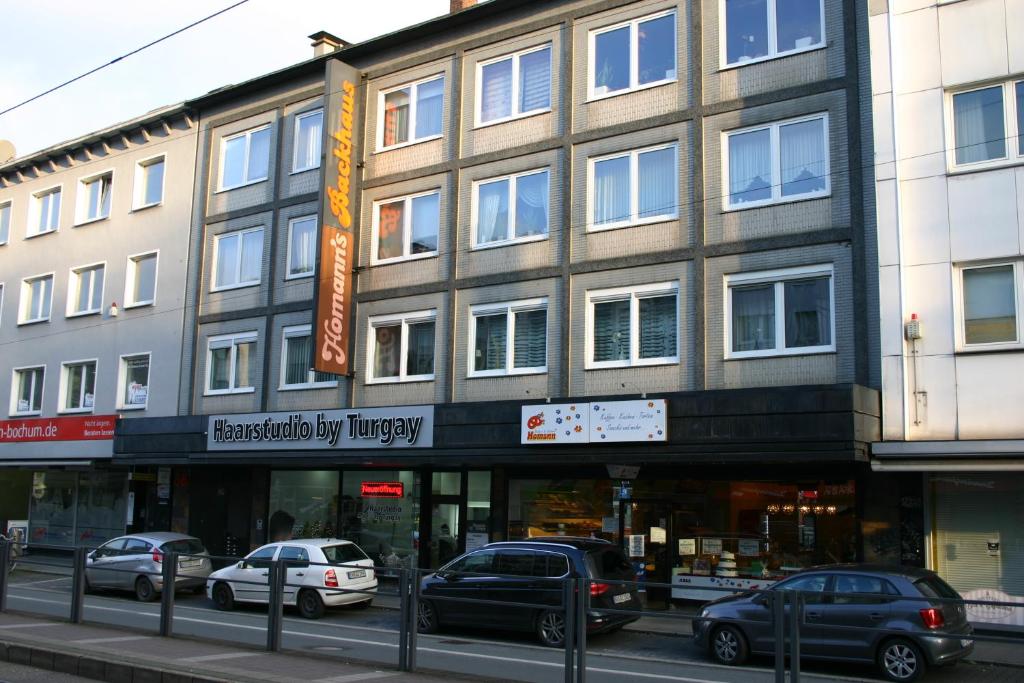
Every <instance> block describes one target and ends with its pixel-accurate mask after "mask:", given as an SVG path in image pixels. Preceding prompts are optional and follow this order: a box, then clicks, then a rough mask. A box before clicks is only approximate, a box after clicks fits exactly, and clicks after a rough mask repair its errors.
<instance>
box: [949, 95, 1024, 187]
mask: <svg viewBox="0 0 1024 683" xmlns="http://www.w3.org/2000/svg"><path fill="white" fill-rule="evenodd" d="M950 100H951V107H950V109H951V110H952V117H953V121H952V123H953V125H952V132H951V137H952V139H951V140H950V146H951V147H952V150H951V154H950V159H949V161H950V166H951V167H953V166H971V165H974V164H986V165H1000V163H1010V162H1018V163H1019V162H1020V161H1022V160H1024V81H1016V82H1013V81H1008V82H1006V83H997V84H995V85H990V86H987V87H984V88H978V89H975V90H968V91H964V92H958V93H952V94H951V95H950Z"/></svg>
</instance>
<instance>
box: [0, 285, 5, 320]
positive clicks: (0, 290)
mask: <svg viewBox="0 0 1024 683" xmlns="http://www.w3.org/2000/svg"><path fill="white" fill-rule="evenodd" d="M3 313H4V283H2V282H0V323H2V322H3Z"/></svg>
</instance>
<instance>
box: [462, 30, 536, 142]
mask: <svg viewBox="0 0 1024 683" xmlns="http://www.w3.org/2000/svg"><path fill="white" fill-rule="evenodd" d="M476 83H477V86H476V125H477V126H486V125H491V124H494V123H501V122H503V121H510V120H512V119H516V118H519V117H521V116H528V115H530V114H537V113H540V112H544V111H551V43H548V44H546V45H542V46H540V47H534V48H530V49H529V50H522V51H521V52H516V53H514V54H511V55H505V56H503V57H498V58H496V59H489V60H486V61H482V62H480V63H478V64H477V66H476Z"/></svg>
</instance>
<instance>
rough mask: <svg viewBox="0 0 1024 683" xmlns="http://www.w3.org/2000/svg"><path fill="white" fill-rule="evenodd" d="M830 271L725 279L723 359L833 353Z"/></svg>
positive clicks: (739, 275) (824, 268)
mask: <svg viewBox="0 0 1024 683" xmlns="http://www.w3.org/2000/svg"><path fill="white" fill-rule="evenodd" d="M835 339H836V333H835V293H834V286H833V277H832V266H831V264H827V265H815V266H804V267H799V268H785V269H781V270H771V271H763V272H757V273H736V274H733V275H726V276H725V357H726V358H754V357H760V356H787V355H803V354H810V353H831V352H834V351H835V350H836V342H835Z"/></svg>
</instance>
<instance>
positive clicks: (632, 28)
mask: <svg viewBox="0 0 1024 683" xmlns="http://www.w3.org/2000/svg"><path fill="white" fill-rule="evenodd" d="M589 54H590V99H596V98H600V97H608V96H610V95H617V94H619V93H624V92H629V91H631V90H637V89H639V88H647V87H651V86H655V85H661V84H662V83H668V82H669V81H674V80H675V79H676V13H675V11H671V12H664V13H661V14H655V15H651V16H648V17H643V18H641V19H634V20H632V21H628V22H625V23H622V24H616V25H614V26H608V27H605V28H602V29H599V30H596V31H591V32H590V53H589Z"/></svg>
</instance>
